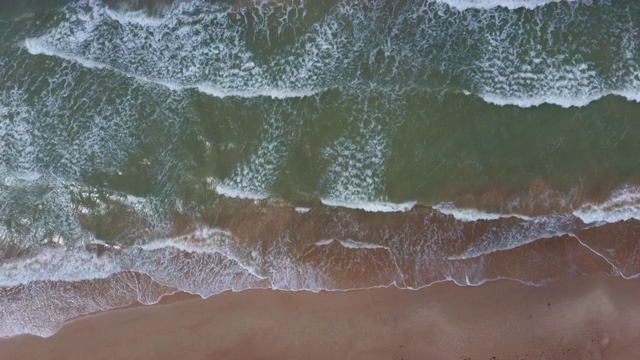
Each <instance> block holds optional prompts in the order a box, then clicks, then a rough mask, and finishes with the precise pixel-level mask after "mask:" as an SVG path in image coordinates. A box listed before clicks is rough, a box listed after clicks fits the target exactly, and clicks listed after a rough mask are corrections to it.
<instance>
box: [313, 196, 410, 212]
mask: <svg viewBox="0 0 640 360" xmlns="http://www.w3.org/2000/svg"><path fill="white" fill-rule="evenodd" d="M320 201H322V203H323V204H325V205H328V206H334V207H345V208H350V209H360V210H364V211H368V212H405V211H409V210H411V209H413V207H414V206H415V205H416V202H415V201H410V202H405V203H392V202H385V201H358V200H354V201H348V200H333V199H324V198H323V199H320Z"/></svg>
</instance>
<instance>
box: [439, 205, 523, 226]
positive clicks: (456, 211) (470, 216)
mask: <svg viewBox="0 0 640 360" xmlns="http://www.w3.org/2000/svg"><path fill="white" fill-rule="evenodd" d="M433 208H434V209H435V210H438V212H440V213H442V214H445V215H451V216H453V217H454V218H456V220H460V221H462V222H474V221H479V220H498V219H503V218H511V217H515V218H518V219H522V220H531V219H532V218H531V217H530V216H526V215H520V214H497V213H489V212H485V211H482V210H478V209H468V208H458V207H456V206H455V205H453V203H440V204H437V205H434V206H433Z"/></svg>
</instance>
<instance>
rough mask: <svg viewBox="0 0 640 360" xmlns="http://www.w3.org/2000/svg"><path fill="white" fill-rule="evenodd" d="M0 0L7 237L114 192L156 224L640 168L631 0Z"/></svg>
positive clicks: (610, 180) (622, 174) (66, 230)
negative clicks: (449, 0) (258, 207)
mask: <svg viewBox="0 0 640 360" xmlns="http://www.w3.org/2000/svg"><path fill="white" fill-rule="evenodd" d="M460 3H464V2H460ZM1 6H2V9H3V15H2V16H1V17H0V19H1V20H0V34H1V35H0V79H1V80H2V81H0V149H1V150H2V152H1V154H2V159H1V160H2V161H1V162H0V173H1V174H2V179H3V180H2V183H1V184H2V187H0V198H1V199H2V201H3V203H4V204H6V205H5V206H4V207H3V208H2V210H1V212H0V216H1V218H2V219H3V224H4V225H2V236H3V239H4V241H5V242H7V243H11V242H21V241H27V240H25V239H31V240H30V241H36V239H38V241H39V240H40V239H42V238H43V237H45V238H46V237H47V236H53V235H51V234H59V235H60V236H63V237H65V238H69V239H73V238H74V237H75V238H79V237H82V236H84V235H82V236H81V235H80V234H81V233H83V231H84V230H86V229H83V226H84V225H83V224H84V223H85V222H86V221H88V220H86V221H85V220H83V219H85V218H97V219H100V218H101V217H118V216H125V217H130V216H129V215H122V214H121V213H120V212H115V215H114V214H113V213H111V212H110V211H112V210H109V209H112V207H114V206H115V207H117V206H120V205H117V204H118V203H122V204H123V205H122V207H123V209H126V211H125V210H122V211H124V213H125V214H135V215H131V216H132V218H135V219H138V218H140V219H143V220H140V221H139V222H136V221H133V222H134V223H136V224H138V225H136V226H139V227H145V226H151V225H149V224H155V225H154V226H160V227H162V224H164V223H168V222H170V221H169V219H170V218H171V216H172V215H171V214H172V213H174V212H175V211H178V210H179V211H193V212H198V211H202V209H207V208H212V207H213V208H215V206H216V205H215V204H216V202H217V201H219V200H220V198H221V197H225V198H234V197H243V198H246V197H249V198H256V199H264V198H271V199H281V200H284V201H286V202H289V203H291V204H293V205H300V206H312V205H313V204H316V203H318V202H319V201H323V202H325V203H327V204H331V205H338V206H353V207H367V206H369V205H371V204H377V205H379V206H381V207H382V209H387V210H393V209H396V208H397V207H396V206H395V205H394V204H402V203H406V202H418V203H420V204H425V205H432V204H437V203H440V202H446V201H451V200H452V197H453V196H463V195H467V194H472V195H479V194H483V193H486V192H488V191H491V190H495V189H500V191H504V192H506V193H512V194H518V193H519V192H525V191H526V190H527V189H528V187H529V186H530V184H531V183H532V182H534V181H543V182H544V183H545V184H547V185H548V186H549V187H550V188H552V189H556V190H558V191H563V192H570V191H571V190H572V189H575V188H583V189H587V190H588V191H590V192H592V193H599V194H607V193H609V192H610V191H612V190H614V189H616V188H618V187H621V186H623V185H625V184H634V183H637V181H638V175H639V174H640V157H639V156H637V154H638V153H639V151H640V141H639V140H638V139H639V138H638V133H639V131H640V104H638V102H637V100H638V97H639V94H640V45H639V39H640V33H639V21H640V5H639V4H638V3H637V2H634V1H610V2H605V1H602V2H598V1H595V2H589V3H586V2H557V3H556V2H553V3H549V4H545V5H540V6H536V7H533V8H515V9H514V8H505V7H494V8H468V9H464V10H461V9H459V8H456V7H455V6H451V5H449V4H445V3H439V2H431V1H399V2H382V1H379V2H376V1H374V2H363V1H340V2H336V1H321V2H302V3H300V2H294V3H284V4H281V5H274V4H270V5H261V6H250V7H234V6H233V4H229V3H218V2H201V1H187V2H174V3H172V4H168V5H167V4H156V6H152V5H151V3H145V4H139V3H138V4H137V5H136V4H132V3H122V2H107V3H105V2H102V1H94V0H92V1H76V2H55V1H52V2H47V3H33V4H32V3H24V4H22V6H17V5H15V4H12V3H10V2H6V3H2V5H1ZM114 204H115V205H114ZM400 208H401V206H400ZM185 209H186V210H185ZM118 214H119V215H118ZM83 221H85V222H83ZM95 221H97V220H95ZM95 221H94V220H91V221H89V222H95ZM98 222H100V221H98ZM132 226H133V225H132ZM133 227H135V226H133ZM123 228H124V229H119V230H114V231H110V230H109V229H106V230H104V231H99V230H95V229H93V228H92V230H91V231H92V232H93V233H94V235H97V236H98V238H101V237H106V238H117V236H116V235H117V234H121V233H122V232H127V231H131V230H130V229H129V230H127V226H123ZM111 230H113V229H111ZM103 233H104V234H103ZM109 233H111V234H110V235H106V234H109Z"/></svg>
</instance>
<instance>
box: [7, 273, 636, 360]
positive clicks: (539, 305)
mask: <svg viewBox="0 0 640 360" xmlns="http://www.w3.org/2000/svg"><path fill="white" fill-rule="evenodd" d="M638 298H640V281H637V280H623V279H620V278H611V277H606V276H582V277H577V278H571V279H563V280H559V281H556V282H553V283H551V284H549V285H545V286H542V287H532V286H527V285H523V284H520V283H517V282H514V281H509V280H501V281H496V282H490V283H486V284H484V285H481V286H476V287H459V286H456V285H454V284H452V283H440V284H436V285H433V286H431V287H427V288H424V289H421V290H417V291H411V290H398V289H395V288H386V289H369V290H360V291H348V292H321V293H311V292H284V291H273V290H249V291H243V292H238V293H232V292H228V293H224V294H221V295H217V296H213V297H211V298H209V299H207V300H202V299H200V298H199V297H194V296H190V295H187V294H184V293H181V294H177V295H173V296H169V297H166V298H164V299H163V300H162V301H161V302H160V303H159V304H157V305H152V306H134V307H129V308H126V309H120V310H113V311H108V312H105V313H100V314H95V315H90V316H86V317H82V318H80V319H77V320H74V321H71V322H70V323H68V324H67V325H65V326H64V327H63V328H62V330H61V331H59V332H58V333H56V334H55V335H54V336H52V337H49V338H39V337H35V336H18V337H14V338H10V339H3V340H1V341H0V354H2V357H3V358H5V359H14V360H18V359H52V360H54V359H67V360H68V359H404V360H407V359H581V360H586V359H634V358H635V356H636V355H637V354H638V351H640V345H638V344H640V342H638V340H639V339H640V305H639V304H638V303H637V299H638Z"/></svg>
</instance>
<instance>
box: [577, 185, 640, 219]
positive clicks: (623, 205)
mask: <svg viewBox="0 0 640 360" xmlns="http://www.w3.org/2000/svg"><path fill="white" fill-rule="evenodd" d="M573 215H574V216H576V217H578V218H580V220H582V221H583V222H584V223H585V224H602V223H616V222H619V221H627V220H631V219H635V220H640V187H631V186H628V187H624V188H621V189H618V190H616V191H614V192H613V193H612V194H611V197H610V198H609V199H608V200H606V201H605V202H603V203H600V204H593V203H589V204H585V205H583V206H581V207H580V208H579V209H577V210H575V211H574V212H573Z"/></svg>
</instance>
